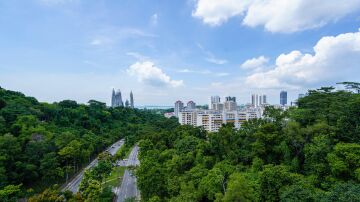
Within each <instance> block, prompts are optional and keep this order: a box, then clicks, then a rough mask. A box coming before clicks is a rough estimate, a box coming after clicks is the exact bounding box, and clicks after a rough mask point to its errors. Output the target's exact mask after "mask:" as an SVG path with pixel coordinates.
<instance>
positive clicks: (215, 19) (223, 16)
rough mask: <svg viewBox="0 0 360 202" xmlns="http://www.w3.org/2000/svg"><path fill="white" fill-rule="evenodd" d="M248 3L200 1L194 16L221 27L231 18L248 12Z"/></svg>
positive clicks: (214, 0) (238, 0)
mask: <svg viewBox="0 0 360 202" xmlns="http://www.w3.org/2000/svg"><path fill="white" fill-rule="evenodd" d="M246 2H247V1H244V0H221V1H219V0H198V1H197V5H196V9H195V11H193V13H192V15H193V16H194V17H198V18H201V19H202V20H203V22H204V23H206V24H209V25H211V26H216V25H220V24H222V23H224V22H226V21H227V20H228V19H229V18H230V17H234V16H237V15H242V14H243V12H244V11H245V10H246V7H247V4H248V3H246Z"/></svg>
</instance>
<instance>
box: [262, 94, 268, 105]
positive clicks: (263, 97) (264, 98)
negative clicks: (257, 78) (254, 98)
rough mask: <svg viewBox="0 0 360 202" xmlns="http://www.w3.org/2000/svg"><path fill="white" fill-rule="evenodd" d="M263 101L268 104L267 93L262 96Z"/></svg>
mask: <svg viewBox="0 0 360 202" xmlns="http://www.w3.org/2000/svg"><path fill="white" fill-rule="evenodd" d="M262 103H263V104H267V100H266V95H263V96H262Z"/></svg>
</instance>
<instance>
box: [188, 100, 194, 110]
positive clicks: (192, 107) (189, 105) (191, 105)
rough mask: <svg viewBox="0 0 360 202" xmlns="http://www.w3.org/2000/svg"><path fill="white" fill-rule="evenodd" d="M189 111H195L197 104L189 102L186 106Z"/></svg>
mask: <svg viewBox="0 0 360 202" xmlns="http://www.w3.org/2000/svg"><path fill="white" fill-rule="evenodd" d="M186 108H187V109H195V108H196V104H195V102H194V101H189V102H188V103H187V105H186Z"/></svg>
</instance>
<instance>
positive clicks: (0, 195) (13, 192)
mask: <svg viewBox="0 0 360 202" xmlns="http://www.w3.org/2000/svg"><path fill="white" fill-rule="evenodd" d="M21 186H22V185H21V184H20V185H8V186H6V187H4V188H3V189H1V190H0V199H1V201H17V199H19V198H20V196H21V189H20V187H21Z"/></svg>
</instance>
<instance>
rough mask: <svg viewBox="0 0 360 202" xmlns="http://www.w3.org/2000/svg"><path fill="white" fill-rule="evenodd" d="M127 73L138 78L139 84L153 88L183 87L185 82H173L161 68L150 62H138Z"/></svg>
mask: <svg viewBox="0 0 360 202" xmlns="http://www.w3.org/2000/svg"><path fill="white" fill-rule="evenodd" d="M127 72H128V73H129V74H130V75H132V76H136V77H137V79H138V81H139V82H144V83H147V84H150V85H152V86H170V87H179V86H183V85H184V83H183V80H173V79H171V78H170V77H169V76H168V75H166V74H165V73H164V72H163V71H162V70H161V69H160V68H158V67H156V66H155V65H154V63H152V62H150V61H144V62H136V63H135V64H132V65H131V66H130V67H129V68H128V69H127Z"/></svg>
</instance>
